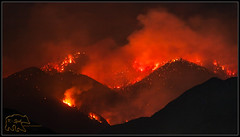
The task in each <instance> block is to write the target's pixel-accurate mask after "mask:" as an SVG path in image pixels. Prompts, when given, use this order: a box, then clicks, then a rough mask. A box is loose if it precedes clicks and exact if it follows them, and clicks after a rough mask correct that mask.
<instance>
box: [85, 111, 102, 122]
mask: <svg viewBox="0 0 240 137" xmlns="http://www.w3.org/2000/svg"><path fill="white" fill-rule="evenodd" d="M88 117H89V118H90V119H94V120H97V121H98V122H99V123H102V121H101V120H100V117H99V116H98V115H96V114H94V113H92V112H90V113H89V114H88Z"/></svg>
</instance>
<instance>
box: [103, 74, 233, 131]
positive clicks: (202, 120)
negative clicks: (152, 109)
mask: <svg viewBox="0 0 240 137" xmlns="http://www.w3.org/2000/svg"><path fill="white" fill-rule="evenodd" d="M102 133H119V134H129V133H138V134H140V133H148V134H178V133H184V134H222V133H224V134H236V133H237V77H234V78H229V79H227V80H220V79H218V78H211V79H210V80H208V81H206V82H204V83H203V84H201V85H198V86H195V87H193V88H191V89H189V90H187V91H186V92H184V93H183V94H182V95H181V96H180V97H178V98H177V99H175V100H173V101H172V102H170V103H169V104H168V105H167V106H166V107H164V108H163V109H162V110H160V111H158V112H157V113H155V114H154V115H153V116H151V117H143V118H139V119H135V120H132V121H129V122H127V123H124V124H120V125H115V126H112V127H110V128H108V129H106V130H104V131H102Z"/></svg>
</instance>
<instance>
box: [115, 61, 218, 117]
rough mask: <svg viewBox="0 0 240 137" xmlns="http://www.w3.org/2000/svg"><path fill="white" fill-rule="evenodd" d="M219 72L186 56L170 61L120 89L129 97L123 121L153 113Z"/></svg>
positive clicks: (123, 112)
mask: <svg viewBox="0 0 240 137" xmlns="http://www.w3.org/2000/svg"><path fill="white" fill-rule="evenodd" d="M215 76H217V75H216V74H214V73H213V72H211V71H209V70H208V69H206V68H204V67H202V66H199V65H197V64H194V63H191V62H189V61H186V60H183V59H178V60H175V61H169V62H168V63H166V64H165V65H163V66H161V67H159V68H158V69H156V70H155V71H154V72H152V73H151V74H150V75H149V76H147V77H145V78H144V79H142V80H141V81H139V82H137V83H135V84H133V85H130V86H128V87H126V88H124V89H122V90H121V91H119V92H121V93H122V94H123V96H125V97H126V98H127V99H128V101H126V103H125V104H124V106H125V108H126V110H128V111H122V110H124V109H122V110H121V112H119V115H120V114H121V115H122V116H123V117H124V118H125V119H124V118H123V119H122V121H125V120H126V119H127V120H129V119H136V118H139V117H146V116H147V117H149V116H151V115H153V114H154V113H155V112H157V111H159V110H160V109H162V108H163V107H164V106H165V105H167V103H169V102H170V101H172V100H174V99H175V98H177V97H178V96H179V95H181V94H182V93H183V92H184V91H186V90H188V89H190V88H192V87H193V86H195V85H197V84H200V83H202V82H204V81H206V80H208V79H210V78H211V77H215ZM124 106H123V107H124ZM127 108H131V109H127Z"/></svg>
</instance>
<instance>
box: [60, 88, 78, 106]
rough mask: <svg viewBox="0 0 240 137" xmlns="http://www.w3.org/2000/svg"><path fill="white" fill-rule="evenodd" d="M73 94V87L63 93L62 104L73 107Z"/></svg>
mask: <svg viewBox="0 0 240 137" xmlns="http://www.w3.org/2000/svg"><path fill="white" fill-rule="evenodd" d="M73 94H74V87H73V88H70V89H68V90H66V92H65V93H64V96H65V97H64V99H63V100H62V102H63V103H65V104H67V105H68V106H70V107H75V106H76V104H75V100H74V98H73Z"/></svg>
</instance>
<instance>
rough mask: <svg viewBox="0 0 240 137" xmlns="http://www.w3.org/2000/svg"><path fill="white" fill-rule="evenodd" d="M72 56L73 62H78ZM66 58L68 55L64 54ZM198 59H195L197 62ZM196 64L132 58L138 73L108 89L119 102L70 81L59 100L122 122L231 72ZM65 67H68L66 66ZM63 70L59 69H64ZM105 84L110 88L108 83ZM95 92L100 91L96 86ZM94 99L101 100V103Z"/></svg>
mask: <svg viewBox="0 0 240 137" xmlns="http://www.w3.org/2000/svg"><path fill="white" fill-rule="evenodd" d="M74 59H75V58H73V64H75V63H76V64H77V62H76V61H74ZM65 60H69V59H68V58H65ZM62 62H64V61H62ZM200 63H201V62H198V64H200ZM198 64H195V63H192V62H189V61H186V60H183V59H181V58H176V59H172V60H170V61H168V62H166V64H164V65H163V66H160V63H157V64H155V65H152V66H151V65H148V66H147V65H146V66H144V65H143V64H140V63H137V62H136V61H135V62H133V66H132V70H134V71H135V72H138V73H139V74H140V75H139V76H138V77H136V80H134V81H129V82H128V85H124V86H121V84H122V83H118V85H117V86H114V90H115V91H111V92H116V91H117V92H116V93H117V96H118V97H117V96H115V97H114V96H112V97H114V98H113V99H114V100H115V99H117V98H122V99H120V100H119V99H117V100H118V102H116V103H115V105H110V104H106V103H103V102H102V101H105V100H109V99H108V96H107V94H105V93H103V94H99V95H98V96H96V95H94V94H96V93H97V90H96V91H94V92H91V88H90V89H89V88H87V89H82V87H81V86H80V85H73V86H72V87H71V88H69V89H66V90H65V92H64V98H63V99H62V101H63V103H65V104H67V105H68V106H70V107H77V108H79V109H81V110H84V111H87V112H90V113H91V112H96V113H98V114H100V115H101V116H103V117H104V118H105V119H106V120H107V121H108V122H109V123H110V124H119V123H123V122H125V121H128V120H131V119H134V118H138V117H141V116H151V115H152V114H153V113H154V112H156V111H158V110H160V109H161V108H162V107H164V106H165V105H166V104H167V103H168V102H169V101H171V100H173V99H174V98H176V97H177V96H179V95H180V94H181V93H182V92H184V91H185V90H187V89H189V88H191V87H192V86H194V85H197V84H200V83H202V82H204V81H206V80H207V79H209V78H211V77H220V78H223V79H225V78H227V77H231V76H232V75H234V74H232V73H231V74H229V73H228V71H227V70H225V69H223V68H224V67H221V66H220V65H219V64H217V63H215V62H213V64H212V68H211V69H212V71H210V70H208V69H206V68H205V67H202V66H200V65H198ZM48 67H50V66H48ZM65 67H68V66H65ZM52 68H54V66H53V67H52ZM141 69H142V71H141ZM42 70H44V71H46V72H48V73H49V72H52V71H49V69H46V67H45V66H44V67H42ZM64 70H65V71H67V70H66V69H64ZM65 71H58V72H60V73H63V72H65ZM55 72H57V70H55ZM75 73H76V72H75ZM56 74H57V73H56ZM143 74H145V75H146V74H148V76H146V77H143V76H145V75H143ZM140 76H142V77H143V78H141V77H140ZM119 82H121V80H119ZM82 86H83V85H82ZM108 87H109V88H112V87H111V86H109V85H108ZM98 92H102V91H100V90H99V91H98ZM104 98H105V99H104ZM97 100H102V101H101V105H100V104H99V102H97ZM159 100H161V101H160V102H159ZM112 103H113V102H112ZM94 104H95V105H94ZM156 104H157V105H156ZM125 110H128V111H125ZM130 110H131V111H130Z"/></svg>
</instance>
